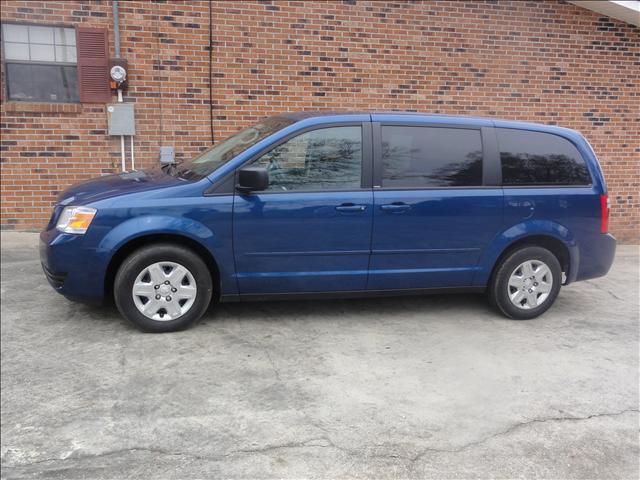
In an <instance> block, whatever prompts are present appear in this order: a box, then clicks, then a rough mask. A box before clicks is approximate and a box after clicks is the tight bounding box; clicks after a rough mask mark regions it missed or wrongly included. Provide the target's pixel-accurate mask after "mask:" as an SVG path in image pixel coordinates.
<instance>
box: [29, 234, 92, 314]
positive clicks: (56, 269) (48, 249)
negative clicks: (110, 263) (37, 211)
mask: <svg viewBox="0 0 640 480" xmlns="http://www.w3.org/2000/svg"><path fill="white" fill-rule="evenodd" d="M83 240H84V239H83V236H82V235H71V234H65V233H60V232H58V231H57V230H56V229H55V228H54V229H51V230H46V231H44V232H42V233H41V234H40V262H41V264H42V270H43V272H44V275H45V277H46V278H47V281H48V282H49V284H50V285H51V286H52V287H53V289H54V290H55V291H56V292H58V293H60V294H62V295H64V296H66V297H69V298H71V299H73V300H82V301H90V302H96V301H97V302H99V301H101V300H102V298H103V296H104V268H103V267H102V266H101V265H100V262H98V261H97V260H98V259H97V255H96V252H95V250H94V249H92V248H86V247H84V245H83Z"/></svg>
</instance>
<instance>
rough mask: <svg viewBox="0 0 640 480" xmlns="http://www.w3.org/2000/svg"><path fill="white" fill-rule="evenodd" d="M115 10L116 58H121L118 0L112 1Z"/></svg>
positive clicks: (114, 36) (114, 37)
mask: <svg viewBox="0 0 640 480" xmlns="http://www.w3.org/2000/svg"><path fill="white" fill-rule="evenodd" d="M111 10H112V11H113V45H114V47H115V50H116V58H120V18H119V16H118V0H113V1H112V2H111Z"/></svg>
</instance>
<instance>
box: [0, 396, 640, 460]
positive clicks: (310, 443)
mask: <svg viewBox="0 0 640 480" xmlns="http://www.w3.org/2000/svg"><path fill="white" fill-rule="evenodd" d="M638 411H639V410H638V409H637V408H630V409H626V410H621V411H619V412H605V413H595V414H592V415H588V416H585V417H548V418H534V419H531V420H527V421H525V422H518V423H516V424H514V425H511V426H510V427H508V428H506V429H504V430H502V431H499V432H496V433H494V434H491V435H489V436H487V437H484V438H481V439H479V440H474V441H472V442H469V443H467V444H464V445H462V446H460V447H458V448H434V447H427V448H424V449H423V450H422V451H421V452H420V453H418V454H417V455H414V456H412V457H408V456H404V455H400V454H395V453H381V454H365V453H363V452H361V451H358V450H355V449H350V448H346V447H342V446H340V445H337V444H336V443H334V442H333V441H332V440H331V439H330V438H329V436H328V435H323V436H319V437H312V438H308V439H306V440H303V441H299V442H287V443H282V444H276V445H266V446H262V447H256V448H244V449H237V450H231V451H229V452H227V453H224V454H221V455H198V454H195V453H188V452H172V451H170V450H167V449H162V448H151V447H131V448H123V449H118V450H110V451H107V452H102V453H97V454H86V455H73V452H72V453H71V454H70V455H69V456H67V457H64V458H46V459H42V460H37V461H34V462H30V463H22V464H14V465H11V464H3V468H5V469H6V468H28V467H31V466H34V465H39V464H43V463H48V462H68V461H81V460H85V459H96V458H101V457H108V456H112V455H120V454H125V453H133V452H148V453H152V454H159V455H166V456H175V457H187V458H190V459H194V460H204V461H219V460H222V459H225V458H229V457H233V456H236V455H247V454H248V455H252V454H262V453H269V452H272V451H277V450H283V449H295V448H334V449H336V450H340V451H342V452H344V453H346V454H348V455H351V456H356V457H365V458H388V459H393V460H397V459H401V460H405V461H408V462H409V465H410V469H411V470H412V469H413V468H414V466H415V464H416V463H417V462H418V461H419V460H420V459H421V458H423V457H424V456H425V455H427V454H428V453H430V452H434V453H459V452H462V451H465V450H468V449H470V448H473V447H477V446H478V445H482V444H483V443H486V442H488V441H490V440H492V439H494V438H496V437H502V436H505V435H509V434H511V433H513V432H514V431H516V430H519V429H521V428H525V427H527V426H529V425H533V424H536V423H546V422H565V421H584V420H589V419H592V418H599V417H616V416H619V415H624V414H626V413H631V412H636V413H637V412H638ZM321 441H324V442H326V444H319V443H317V442H321ZM373 446H375V447H382V446H384V445H373Z"/></svg>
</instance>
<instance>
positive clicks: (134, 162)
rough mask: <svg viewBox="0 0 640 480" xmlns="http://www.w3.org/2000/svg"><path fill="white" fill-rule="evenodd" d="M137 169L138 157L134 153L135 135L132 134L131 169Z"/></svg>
mask: <svg viewBox="0 0 640 480" xmlns="http://www.w3.org/2000/svg"><path fill="white" fill-rule="evenodd" d="M135 169H136V157H135V156H134V154H133V135H131V171H132V172H133V171H134V170H135Z"/></svg>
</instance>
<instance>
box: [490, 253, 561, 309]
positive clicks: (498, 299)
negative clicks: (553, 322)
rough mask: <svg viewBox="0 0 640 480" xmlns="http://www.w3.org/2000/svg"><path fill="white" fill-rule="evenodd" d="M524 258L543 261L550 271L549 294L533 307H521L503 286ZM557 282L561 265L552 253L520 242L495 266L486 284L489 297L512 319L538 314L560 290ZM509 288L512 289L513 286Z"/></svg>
mask: <svg viewBox="0 0 640 480" xmlns="http://www.w3.org/2000/svg"><path fill="white" fill-rule="evenodd" d="M528 260H532V261H540V262H544V263H545V264H546V265H547V266H548V267H549V270H550V271H551V275H552V277H553V283H552V285H551V291H550V292H549V296H548V297H547V298H546V300H544V301H543V302H542V304H540V305H538V306H537V307H534V308H529V309H523V308H519V307H517V306H516V305H514V304H513V303H512V302H511V299H510V298H509V293H508V288H507V286H508V283H509V278H510V277H511V275H512V273H514V272H515V270H516V268H518V267H519V266H520V265H521V264H523V263H524V262H526V261H528ZM561 284H562V268H561V267H560V262H559V261H558V259H557V258H556V256H555V255H554V254H553V253H551V252H550V251H549V250H547V249H546V248H542V247H536V246H523V247H522V248H519V249H517V250H514V251H513V252H511V253H509V254H508V255H507V256H506V257H504V259H503V260H502V261H501V262H500V264H499V265H498V266H497V268H496V270H495V272H494V275H493V277H492V280H491V284H490V285H489V291H488V294H489V301H490V303H491V304H492V305H493V306H494V307H495V308H497V309H498V310H499V311H500V312H501V313H502V314H503V315H505V316H506V317H508V318H511V319H513V320H529V319H531V318H535V317H537V316H539V315H542V314H543V313H544V312H546V311H547V310H548V309H549V307H551V305H553V302H555V300H556V298H557V297H558V293H560V286H561ZM513 291H515V289H514V290H513Z"/></svg>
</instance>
